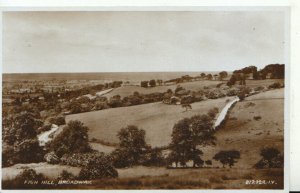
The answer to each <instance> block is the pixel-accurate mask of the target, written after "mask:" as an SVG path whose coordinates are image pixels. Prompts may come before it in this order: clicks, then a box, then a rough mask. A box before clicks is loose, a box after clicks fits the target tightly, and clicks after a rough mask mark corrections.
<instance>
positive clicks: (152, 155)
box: [142, 148, 166, 166]
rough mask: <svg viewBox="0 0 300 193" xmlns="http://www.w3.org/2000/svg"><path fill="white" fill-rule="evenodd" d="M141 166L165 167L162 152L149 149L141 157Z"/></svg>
mask: <svg viewBox="0 0 300 193" xmlns="http://www.w3.org/2000/svg"><path fill="white" fill-rule="evenodd" d="M142 165H145V166H165V165H166V161H165V159H164V157H163V155H162V151H161V150H160V149H158V148H153V149H150V150H149V152H148V153H146V154H145V156H143V160H142Z"/></svg>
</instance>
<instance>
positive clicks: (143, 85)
mask: <svg viewBox="0 0 300 193" xmlns="http://www.w3.org/2000/svg"><path fill="white" fill-rule="evenodd" d="M148 83H149V81H141V87H144V88H147V87H148Z"/></svg>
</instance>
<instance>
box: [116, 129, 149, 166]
mask: <svg viewBox="0 0 300 193" xmlns="http://www.w3.org/2000/svg"><path fill="white" fill-rule="evenodd" d="M145 134H146V133H145V131H144V130H143V129H138V128H137V127H136V126H134V125H129V126H127V127H125V128H122V129H121V130H120V131H119V132H118V137H119V140H120V144H119V147H118V148H117V149H116V150H115V151H114V152H113V153H112V155H113V156H114V166H115V167H126V166H133V165H136V164H139V163H140V161H141V158H142V156H143V155H144V154H145V153H146V152H147V150H148V149H149V146H148V145H147V144H146V141H145Z"/></svg>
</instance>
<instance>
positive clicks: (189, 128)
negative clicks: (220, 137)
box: [169, 115, 215, 167]
mask: <svg viewBox="0 0 300 193" xmlns="http://www.w3.org/2000/svg"><path fill="white" fill-rule="evenodd" d="M214 144H215V136H214V130H213V123H212V119H211V118H210V117H209V116H207V115H201V116H199V115H198V116H194V117H192V118H190V119H188V118H184V119H182V120H180V121H179V122H177V123H176V124H175V125H174V127H173V132H172V142H171V144H170V149H171V153H170V155H169V163H170V162H175V164H176V167H177V165H178V163H180V164H181V165H183V166H185V165H186V163H187V162H188V161H189V160H192V161H193V167H196V166H201V165H203V163H204V162H203V160H202V159H201V155H202V154H203V152H202V151H201V150H200V149H198V147H199V146H206V145H214Z"/></svg>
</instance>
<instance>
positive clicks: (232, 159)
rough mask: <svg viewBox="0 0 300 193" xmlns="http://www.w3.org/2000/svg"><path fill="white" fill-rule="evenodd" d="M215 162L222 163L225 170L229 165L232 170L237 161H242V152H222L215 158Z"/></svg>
mask: <svg viewBox="0 0 300 193" xmlns="http://www.w3.org/2000/svg"><path fill="white" fill-rule="evenodd" d="M213 159H214V160H216V161H220V162H221V163H222V164H223V168H224V167H225V165H229V167H230V168H231V167H232V166H233V165H234V163H236V162H237V161H236V159H240V152H239V151H236V150H231V151H220V152H218V153H217V154H216V155H215V156H214V157H213Z"/></svg>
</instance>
